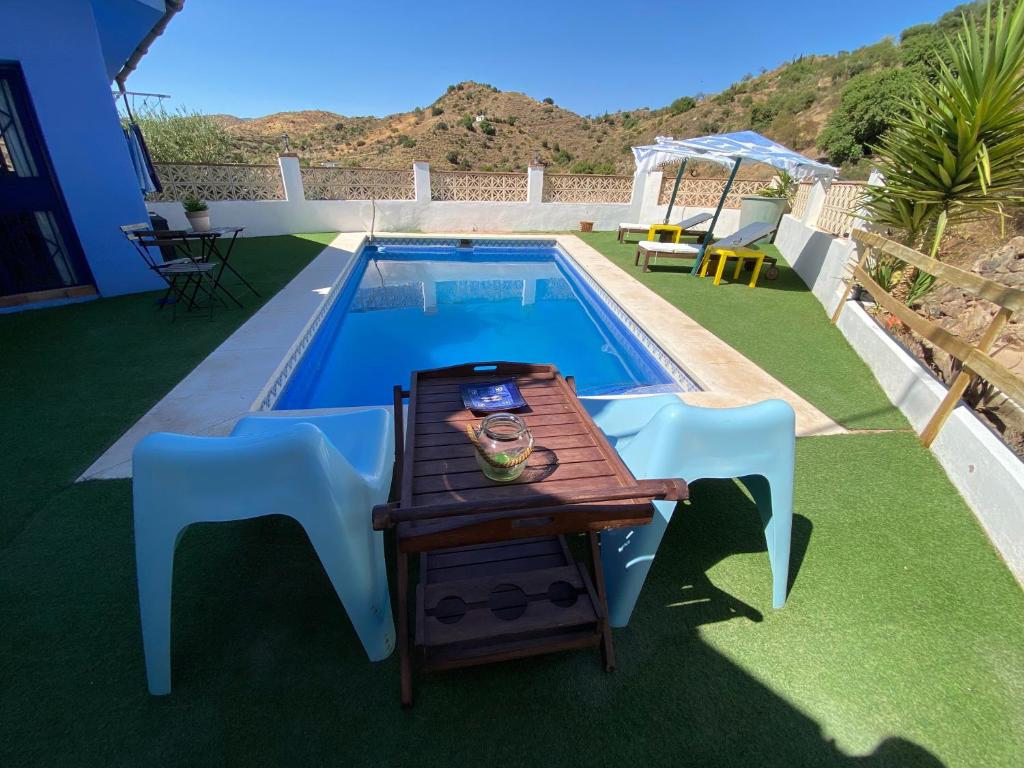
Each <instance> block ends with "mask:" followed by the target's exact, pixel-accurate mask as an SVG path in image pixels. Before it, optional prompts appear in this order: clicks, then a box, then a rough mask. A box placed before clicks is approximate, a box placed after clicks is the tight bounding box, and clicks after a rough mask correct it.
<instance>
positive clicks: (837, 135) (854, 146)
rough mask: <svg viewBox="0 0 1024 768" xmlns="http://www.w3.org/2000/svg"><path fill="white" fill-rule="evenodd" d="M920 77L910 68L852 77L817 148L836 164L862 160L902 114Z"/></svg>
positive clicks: (819, 138)
mask: <svg viewBox="0 0 1024 768" xmlns="http://www.w3.org/2000/svg"><path fill="white" fill-rule="evenodd" d="M920 77H921V76H920V75H918V74H916V73H915V72H914V71H912V70H909V69H883V70H879V71H877V72H865V73H863V74H860V75H857V76H856V77H854V78H852V79H851V80H850V82H848V83H847V84H846V86H845V87H844V88H843V92H842V95H841V96H840V101H839V107H838V108H837V109H836V110H835V111H834V112H833V113H832V114H831V115H829V116H828V120H826V121H825V128H824V129H823V130H822V132H821V134H820V135H819V136H818V148H819V149H821V151H822V152H824V153H825V154H826V155H827V156H828V158H829V161H830V162H832V163H833V164H836V165H838V164H840V163H846V162H850V161H855V160H857V159H858V158H859V157H862V156H863V155H864V154H865V153H866V152H867V150H868V148H869V147H870V146H872V145H873V144H875V143H877V142H878V140H879V139H880V138H881V137H882V134H884V133H885V131H886V130H887V129H888V128H889V126H890V125H892V123H893V120H894V119H895V117H896V115H897V114H900V113H901V112H902V111H903V109H904V108H903V106H902V105H903V102H905V101H906V100H907V99H908V98H910V96H911V95H912V94H913V93H914V90H915V85H916V83H918V82H920Z"/></svg>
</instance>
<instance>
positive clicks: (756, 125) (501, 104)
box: [216, 0, 1016, 178]
mask: <svg viewBox="0 0 1024 768" xmlns="http://www.w3.org/2000/svg"><path fill="white" fill-rule="evenodd" d="M1014 1H1016V0H1014ZM979 8H980V9H983V8H984V4H983V3H979V2H975V3H971V4H969V5H967V6H960V7H958V8H956V9H954V10H953V11H951V12H949V13H947V14H945V15H944V16H943V17H942V18H941V19H939V20H938V21H937V22H936V23H935V24H922V25H918V26H916V27H912V28H910V29H907V30H904V31H903V33H902V34H901V35H900V39H899V42H897V41H896V40H894V39H891V38H887V39H885V40H882V41H881V42H878V43H875V44H873V45H868V46H864V47H862V48H858V49H857V50H855V51H843V52H840V53H837V54H835V55H829V56H803V57H800V58H797V59H795V60H793V61H790V62H787V63H786V64H783V65H782V66H780V67H777V68H776V69H773V70H771V71H762V72H761V73H760V74H757V75H754V74H749V75H746V76H744V77H743V78H742V79H741V80H740V81H739V82H737V83H734V84H733V85H731V86H730V87H728V88H726V89H725V90H724V91H722V92H720V93H718V94H714V95H707V94H693V95H684V96H680V97H679V98H677V99H676V100H675V101H673V102H672V103H671V104H670V105H668V106H666V107H661V108H653V109H652V108H643V109H637V110H630V111H620V112H614V113H609V114H605V115H600V116H583V115H578V114H576V113H575V112H572V111H570V110H567V109H564V108H562V107H560V106H558V105H557V104H554V103H553V102H552V100H551V99H544V100H542V101H538V100H537V99H534V98H532V97H530V96H528V95H526V94H523V93H518V92H514V91H499V90H498V89H497V88H495V87H493V86H491V85H487V84H484V83H476V82H462V83H457V84H454V85H451V86H449V87H448V90H447V92H446V93H444V94H443V95H441V96H440V97H439V98H438V99H437V100H436V101H434V102H433V103H432V104H429V105H427V106H425V107H417V108H415V109H413V110H412V111H409V112H402V113H399V114H394V115H389V116H387V117H381V118H377V117H347V116H344V115H339V114H336V113H333V112H325V111H319V110H312V111H302V112H280V113H277V114H273V115H267V116H265V117H259V118H251V119H240V118H236V117H232V116H230V115H218V116H216V121H217V123H218V124H219V125H220V126H221V127H222V128H223V130H224V131H226V132H227V134H228V135H229V136H230V140H231V146H232V147H233V151H232V153H231V154H232V158H231V159H233V160H236V161H245V162H271V161H272V160H273V158H274V157H275V156H276V155H277V154H278V153H279V152H280V151H281V150H282V149H283V146H284V141H283V137H282V135H283V134H285V133H286V134H287V135H288V144H289V147H290V148H291V149H292V150H293V151H295V152H297V153H298V154H299V157H300V158H301V160H302V161H303V162H304V163H307V164H310V165H320V164H337V165H343V166H363V167H373V168H408V167H409V165H410V164H411V163H412V162H413V161H414V160H426V161H428V162H429V163H430V164H431V166H432V167H435V168H440V169H466V170H468V169H474V170H485V171H486V170H513V171H521V170H524V169H525V168H526V166H527V165H528V164H529V163H530V162H531V161H533V160H539V161H542V162H544V163H545V164H547V165H548V166H549V168H551V169H552V170H553V171H556V172H569V171H571V172H576V173H630V172H632V169H633V160H632V155H631V153H630V147H631V146H633V145H636V144H644V143H650V142H651V141H653V139H654V137H655V136H658V135H669V136H677V137H681V136H696V135H703V134H708V133H722V132H726V131H736V130H745V129H752V130H756V131H759V132H761V133H763V134H765V135H766V136H768V137H770V138H773V139H775V140H776V141H779V142H781V143H783V144H785V145H787V146H789V147H791V148H793V149H795V150H797V151H800V152H804V153H806V154H808V155H811V156H814V157H822V158H824V159H831V160H833V161H834V162H837V163H838V162H845V163H846V167H844V171H845V173H844V175H845V176H846V177H847V178H850V177H856V176H858V175H863V174H864V173H865V172H866V167H865V166H866V164H865V163H858V158H860V157H861V156H862V155H863V154H864V152H865V151H866V149H867V147H868V146H869V145H870V144H871V143H872V142H873V141H874V140H876V139H877V136H878V135H879V134H880V132H881V131H883V130H884V128H885V127H886V122H885V121H886V117H887V115H891V114H892V112H893V111H894V110H895V109H898V102H899V99H900V98H903V97H905V95H906V93H907V89H908V88H910V87H911V85H912V82H913V79H914V78H915V77H927V74H928V71H929V68H933V67H934V66H936V62H937V61H938V60H939V59H940V58H942V42H943V34H946V33H948V32H950V31H955V30H956V28H957V25H958V24H959V20H960V16H961V12H962V11H964V10H968V9H979ZM833 114H835V115H836V117H834V118H833V119H832V121H831V123H830V121H829V116H830V115H833ZM819 146H821V147H824V150H822V149H819ZM760 170H763V169H760ZM749 171H750V173H746V175H752V174H755V173H757V172H758V169H755V168H751V169H749Z"/></svg>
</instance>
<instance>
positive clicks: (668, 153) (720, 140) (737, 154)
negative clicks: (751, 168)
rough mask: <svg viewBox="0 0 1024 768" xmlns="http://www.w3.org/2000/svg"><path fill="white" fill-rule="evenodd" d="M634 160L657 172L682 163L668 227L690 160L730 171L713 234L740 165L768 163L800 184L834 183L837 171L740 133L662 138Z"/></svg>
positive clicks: (641, 167) (637, 151)
mask: <svg viewBox="0 0 1024 768" xmlns="http://www.w3.org/2000/svg"><path fill="white" fill-rule="evenodd" d="M633 157H634V158H635V159H636V167H637V170H640V171H653V170H655V169H656V168H657V167H658V166H659V165H663V164H665V163H668V162H678V161H681V162H680V164H679V173H677V174H676V183H675V186H674V187H673V189H672V197H671V198H670V199H669V203H668V211H667V212H666V213H665V223H666V224H667V223H668V220H669V217H670V216H671V215H672V206H673V205H674V204H675V199H676V193H677V192H678V191H679V182H680V181H681V180H682V178H683V171H684V170H686V162H687V160H690V159H695V160H705V161H707V162H712V163H717V164H718V165H722V166H724V167H726V168H730V169H731V170H730V173H729V179H728V181H726V183H725V189H723V190H722V196H721V198H720V199H719V201H718V208H717V209H716V210H715V215H714V217H713V218H712V219H711V224H710V226H709V227H708V231H709V232H713V231H714V229H715V224H716V223H718V217H719V215H720V214H721V213H722V207H723V206H724V205H725V200H726V197H727V196H728V194H729V190H730V189H731V188H732V183H733V181H734V180H735V178H736V172H737V171H738V170H739V168H740V163H742V162H743V161H744V160H748V161H752V162H758V163H766V164H768V165H771V166H773V167H775V168H778V169H780V170H784V171H786V172H788V173H789V174H790V175H792V176H793V177H794V178H796V179H798V180H803V179H807V178H820V179H829V180H830V179H832V178H833V177H834V176H835V175H836V173H838V171H837V169H836V168H833V167H832V166H831V165H827V164H825V163H819V162H818V161H816V160H811V159H810V158H809V157H804V156H803V155H801V154H800V153H799V152H794V151H793V150H792V149H789V148H787V147H784V146H782V145H781V144H779V143H778V142H775V141H772V140H771V139H769V138H767V137H765V136H762V135H761V134H759V133H756V132H754V131H737V132H736V133H722V134H713V135H711V136H698V137H697V138H694V139H673V138H672V137H671V136H658V137H657V138H656V139H655V143H654V144H648V145H646V146H640V147H633ZM710 239H711V238H710V237H708V238H705V240H704V244H702V245H701V247H700V253H699V254H698V256H697V260H696V263H695V264H694V266H693V270H692V273H693V274H696V273H697V270H698V269H700V263H701V261H702V260H703V258H704V250H705V248H706V247H707V245H708V243H709V242H710Z"/></svg>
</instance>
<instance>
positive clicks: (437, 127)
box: [434, 120, 448, 131]
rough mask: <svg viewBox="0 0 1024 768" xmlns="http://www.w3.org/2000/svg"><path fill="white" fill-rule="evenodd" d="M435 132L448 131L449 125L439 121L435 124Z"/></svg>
mask: <svg viewBox="0 0 1024 768" xmlns="http://www.w3.org/2000/svg"><path fill="white" fill-rule="evenodd" d="M434 130H435V131H447V130H448V123H446V122H445V121H444V120H439V121H438V122H436V123H434Z"/></svg>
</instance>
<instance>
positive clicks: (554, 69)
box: [128, 0, 956, 117]
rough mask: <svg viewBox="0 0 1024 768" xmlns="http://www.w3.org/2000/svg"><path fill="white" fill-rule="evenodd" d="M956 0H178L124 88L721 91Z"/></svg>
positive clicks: (619, 100)
mask: <svg viewBox="0 0 1024 768" xmlns="http://www.w3.org/2000/svg"><path fill="white" fill-rule="evenodd" d="M955 4H956V0H912V1H911V2H906V1H905V0H855V1H854V2H828V1H827V0H826V1H824V2H823V1H822V0H783V1H782V2H776V3H766V2H764V1H763V0H760V1H759V2H753V1H751V0H732V1H731V2H721V1H720V0H717V1H716V0H700V1H699V2H697V1H695V0H686V1H685V2H683V1H680V2H674V3H672V2H647V3H640V2H628V1H626V0H620V1H619V2H608V0H590V1H589V2H532V1H529V2H523V1H519V2H516V1H515V0H512V2H503V3H496V2H487V0H477V1H476V2H462V1H461V0H460V1H458V2H444V3H442V2H437V3H430V2H375V1H374V0H363V1H362V2H336V1H335V0H320V1H319V2H318V1H316V0H188V1H187V2H186V4H185V9H184V11H182V12H181V13H180V14H178V16H177V17H176V18H175V19H174V20H173V21H172V23H171V25H170V27H168V29H167V31H166V32H165V33H164V35H163V37H161V38H160V39H159V40H157V41H156V43H155V44H154V45H153V47H152V49H151V50H150V53H149V54H148V55H147V56H146V58H145V59H144V60H143V61H142V64H141V65H140V67H139V69H138V71H137V72H136V73H135V74H134V75H133V76H132V78H131V79H130V80H129V82H128V86H129V88H130V89H132V90H137V91H155V92H158V93H167V94H171V95H172V96H173V97H174V98H173V101H171V102H169V104H170V106H172V107H175V106H178V105H185V106H187V107H189V108H191V109H198V110H200V111H202V112H210V113H214V112H226V113H230V114H235V115H239V116H242V117H254V116H259V115H265V114H269V113H271V112H280V111H286V110H298V109H327V110H331V111H334V112H339V113H342V114H346V115H370V114H372V115H386V114H390V113H393V112H404V111H406V110H409V109H412V108H413V107H416V106H425V105H427V104H430V103H431V102H432V101H433V100H434V99H436V98H437V97H438V96H440V95H441V94H442V93H443V92H444V90H445V88H446V87H447V86H448V85H449V84H450V83H455V82H459V81H462V80H477V81H480V82H487V83H491V84H492V85H495V86H497V87H498V88H500V89H502V90H509V91H523V92H525V93H527V94H529V95H531V96H533V97H535V98H537V99H542V98H544V97H546V96H550V97H552V98H553V99H554V100H555V102H556V103H558V104H560V105H562V106H564V107H567V108H569V109H572V110H574V111H576V112H579V113H582V114H601V113H603V112H606V111H609V112H610V111H615V110H618V109H632V108H636V107H644V106H650V107H659V106H664V105H666V104H668V103H669V102H670V101H672V100H673V99H674V98H676V97H678V96H681V95H684V94H693V93H697V92H699V91H704V92H708V93H712V92H715V91H719V90H721V89H722V88H724V87H726V86H728V85H729V84H730V83H732V82H734V81H735V80H737V79H739V78H740V77H742V76H743V74H744V73H747V72H752V73H755V74H756V73H757V72H759V71H760V69H761V68H762V67H766V68H769V69H771V68H773V67H775V66H777V65H778V64H780V63H782V62H784V61H787V60H789V59H792V58H793V57H795V56H798V55H800V54H807V53H834V52H836V51H839V50H843V49H846V50H849V49H853V48H856V47H858V46H860V45H864V44H865V43H870V42H874V41H876V40H879V39H881V38H883V37H885V36H886V35H897V34H898V33H899V31H900V30H901V29H903V28H904V27H908V26H911V25H913V24H918V23H921V22H924V21H932V20H934V19H935V18H937V17H938V16H940V15H941V14H942V13H944V12H945V11H947V10H949V9H950V8H952V7H953V6H954V5H955ZM769 8H771V9H774V10H773V12H772V13H771V14H767V15H766V9H769ZM730 43H732V45H730Z"/></svg>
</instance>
